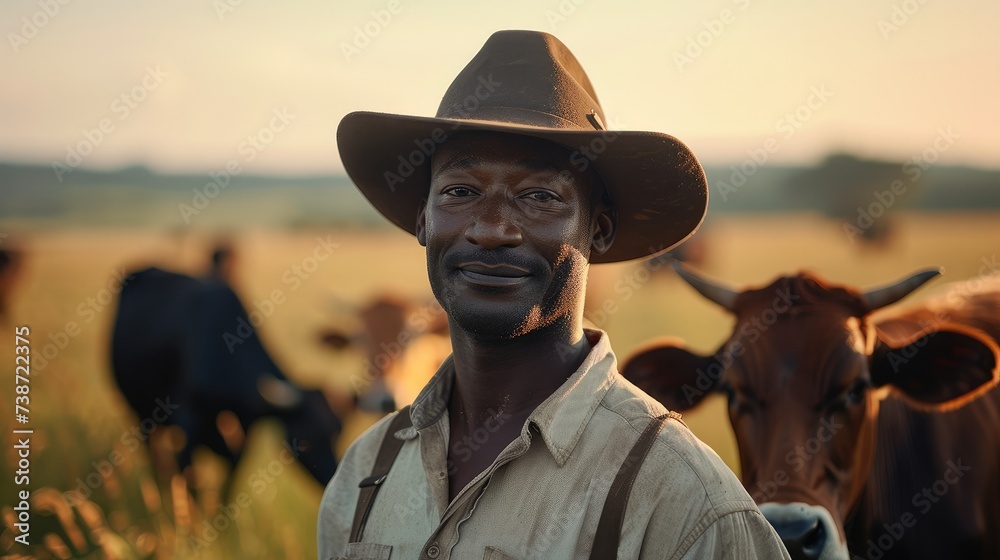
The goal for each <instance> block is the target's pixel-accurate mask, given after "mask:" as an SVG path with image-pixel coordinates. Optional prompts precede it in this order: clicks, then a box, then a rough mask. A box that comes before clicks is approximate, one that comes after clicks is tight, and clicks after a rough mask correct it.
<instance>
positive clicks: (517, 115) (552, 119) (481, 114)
mask: <svg viewBox="0 0 1000 560" xmlns="http://www.w3.org/2000/svg"><path fill="white" fill-rule="evenodd" d="M437 118H441V119H454V120H458V121H466V122H469V123H502V124H505V125H516V126H525V127H535V128H549V129H551V128H558V129H575V130H581V131H592V130H595V129H596V130H600V129H598V128H597V126H596V125H593V124H591V122H590V121H589V120H588V119H587V118H584V119H583V122H582V123H578V122H574V121H571V120H569V119H566V118H563V117H560V116H559V115H553V114H552V113H545V112H542V111H535V110H533V109H525V108H523V107H503V106H489V107H475V108H472V109H470V110H468V111H465V110H461V109H459V110H456V111H451V112H449V113H444V114H441V113H439V114H438V115H437Z"/></svg>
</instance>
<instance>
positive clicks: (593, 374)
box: [397, 329, 617, 467]
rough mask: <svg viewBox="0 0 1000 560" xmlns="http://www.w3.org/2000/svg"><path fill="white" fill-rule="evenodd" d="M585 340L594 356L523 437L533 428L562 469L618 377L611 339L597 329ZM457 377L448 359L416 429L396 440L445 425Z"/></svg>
mask: <svg viewBox="0 0 1000 560" xmlns="http://www.w3.org/2000/svg"><path fill="white" fill-rule="evenodd" d="M584 336H586V337H587V339H588V340H589V341H590V343H591V346H592V347H591V349H590V353H588V354H587V357H586V358H585V359H584V360H583V363H581V364H580V367H579V368H577V370H576V371H575V372H574V373H573V375H571V376H570V377H569V378H568V379H567V380H566V381H565V382H564V383H563V384H562V385H561V386H559V388H558V389H556V391H555V392H554V393H552V394H551V395H549V397H548V398H547V399H545V400H544V401H543V402H542V403H541V404H540V405H538V407H537V408H535V410H534V411H533V412H532V413H531V414H530V415H529V416H528V421H527V423H526V426H525V430H524V431H522V436H523V435H524V432H525V431H526V430H527V426H529V425H531V424H534V425H535V426H536V427H537V428H538V431H539V432H540V433H541V436H542V439H543V440H544V441H545V446H546V447H547V448H548V450H549V452H550V453H551V454H552V457H553V458H554V459H555V460H556V463H558V464H559V466H560V467H561V466H562V465H563V464H564V463H565V462H566V460H567V459H569V456H570V455H571V454H572V453H573V449H574V448H575V447H576V444H577V442H578V441H579V440H580V436H582V435H583V431H584V429H585V428H586V427H587V423H588V422H590V418H591V416H593V415H594V411H595V410H597V407H598V406H599V405H600V404H601V401H602V400H603V399H604V395H605V394H606V393H607V392H608V390H609V389H610V388H611V385H612V384H613V383H614V381H615V374H616V373H617V361H616V359H615V355H614V352H612V350H611V341H610V340H609V339H608V334H607V333H605V332H604V331H602V330H598V329H584ZM454 377H455V367H454V362H453V361H452V357H451V356H448V358H447V359H446V360H445V361H444V363H442V364H441V367H440V368H438V371H437V373H435V374H434V376H433V377H432V378H431V380H430V381H429V382H428V383H427V385H426V386H424V388H423V390H421V391H420V394H419V395H417V398H416V400H415V401H414V402H413V405H412V406H411V408H410V418H411V419H412V421H413V427H412V428H408V429H405V430H400V431H399V432H397V437H400V438H403V439H411V438H414V437H416V435H417V432H419V431H420V430H422V429H424V428H426V427H428V426H430V425H432V424H434V423H436V422H438V421H439V420H440V419H441V417H442V415H443V414H444V412H445V410H447V408H448V398H449V396H450V395H451V386H452V382H453V380H454Z"/></svg>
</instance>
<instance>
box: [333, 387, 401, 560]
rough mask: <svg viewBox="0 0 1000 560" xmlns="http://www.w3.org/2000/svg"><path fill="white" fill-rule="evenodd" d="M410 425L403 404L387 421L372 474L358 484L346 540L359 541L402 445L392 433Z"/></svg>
mask: <svg viewBox="0 0 1000 560" xmlns="http://www.w3.org/2000/svg"><path fill="white" fill-rule="evenodd" d="M412 425H413V423H412V422H411V420H410V407H409V406H404V407H403V408H402V409H401V410H400V411H399V413H398V414H396V416H395V418H393V419H392V421H391V422H390V423H389V430H388V431H387V432H386V433H385V437H383V438H382V446H381V447H379V450H378V455H376V456H375V467H374V468H373V469H372V475H371V476H369V477H368V478H366V479H364V480H362V481H361V483H360V484H358V487H360V488H361V493H360V494H358V505H357V508H355V510H354V523H353V524H352V526H351V540H349V541H348V542H361V535H362V533H364V531H365V523H367V522H368V514H369V513H371V510H372V504H373V503H374V502H375V496H377V495H378V491H379V488H381V487H382V483H383V482H385V477H386V476H388V475H389V469H391V468H392V463H393V461H395V460H396V455H398V454H399V449H400V448H401V447H403V440H401V439H397V438H396V437H393V434H395V433H396V432H398V431H399V430H402V429H404V428H409V427H410V426H412Z"/></svg>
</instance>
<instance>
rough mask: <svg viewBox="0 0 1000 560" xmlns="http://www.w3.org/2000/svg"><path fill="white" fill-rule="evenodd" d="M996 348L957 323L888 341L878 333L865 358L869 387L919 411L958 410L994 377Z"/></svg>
mask: <svg viewBox="0 0 1000 560" xmlns="http://www.w3.org/2000/svg"><path fill="white" fill-rule="evenodd" d="M998 362H1000V349H998V348H997V343H996V342H995V341H994V340H993V339H992V338H990V336H989V335H987V334H985V333H983V332H982V331H978V330H976V329H972V328H969V327H965V326H962V325H947V326H940V327H934V328H933V330H930V331H928V330H924V331H922V332H921V333H918V334H917V335H916V336H911V337H910V340H908V341H906V340H904V341H898V340H897V341H893V340H891V339H890V338H889V337H887V336H885V333H884V332H882V331H879V337H878V340H877V341H876V342H875V348H874V350H873V351H872V357H871V366H870V369H871V376H872V382H873V383H874V385H875V386H889V387H890V388H891V389H892V390H893V393H895V394H896V395H898V396H900V397H902V398H903V399H904V400H905V401H907V403H909V404H911V405H913V406H915V407H916V408H920V409H924V410H949V409H952V408H957V407H960V406H962V405H964V404H966V403H967V402H969V401H971V400H973V399H975V398H976V397H978V396H979V395H981V394H983V393H985V392H986V391H988V390H990V389H991V388H993V387H994V386H995V385H996V384H997V380H998V379H1000V371H998V367H997V364H998Z"/></svg>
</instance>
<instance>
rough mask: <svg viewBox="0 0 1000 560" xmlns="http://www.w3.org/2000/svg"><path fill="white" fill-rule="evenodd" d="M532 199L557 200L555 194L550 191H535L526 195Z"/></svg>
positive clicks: (539, 200)
mask: <svg viewBox="0 0 1000 560" xmlns="http://www.w3.org/2000/svg"><path fill="white" fill-rule="evenodd" d="M524 196H526V197H528V198H530V199H532V200H537V201H538V202H548V201H550V200H556V197H555V195H553V194H552V193H550V192H548V191H533V192H530V193H528V194H526V195H524Z"/></svg>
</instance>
